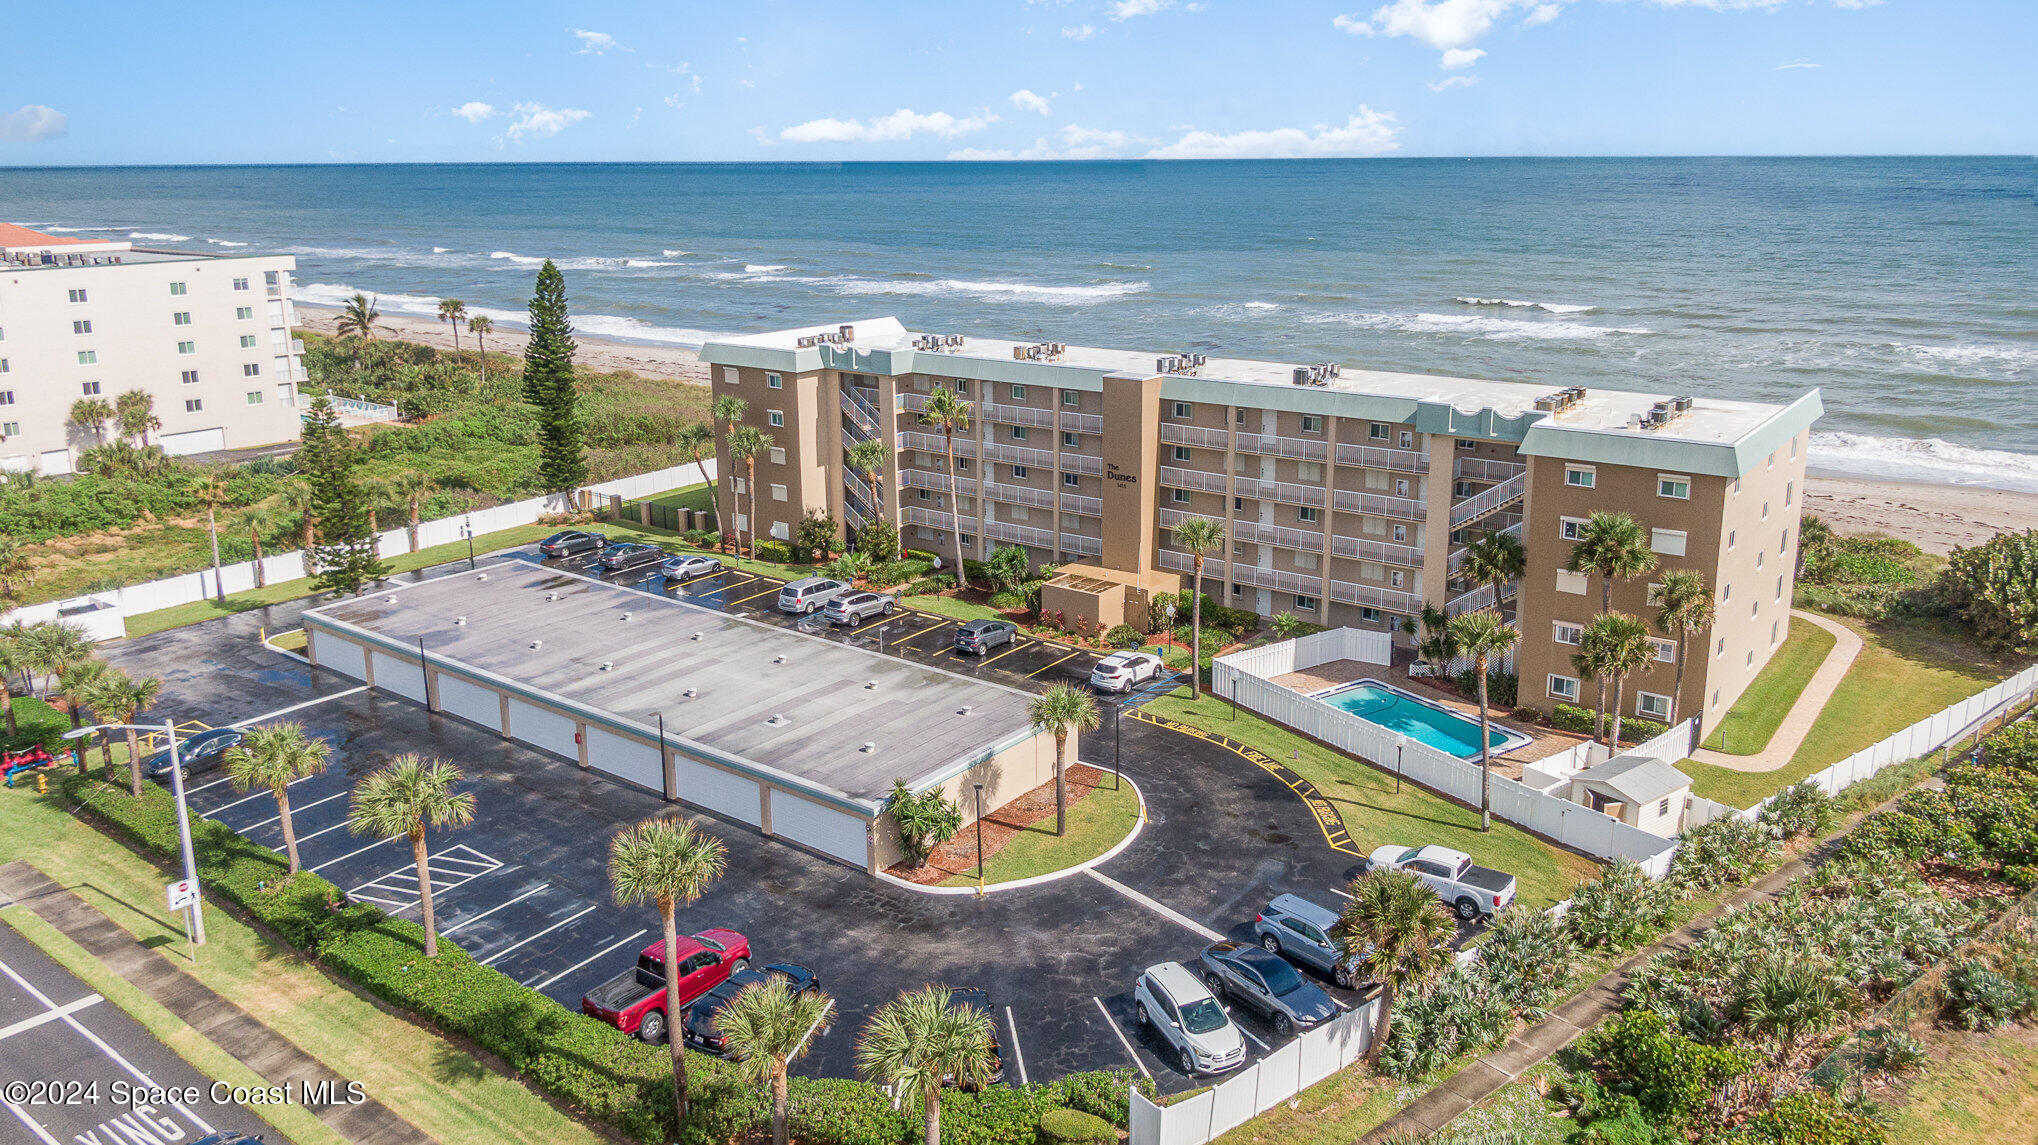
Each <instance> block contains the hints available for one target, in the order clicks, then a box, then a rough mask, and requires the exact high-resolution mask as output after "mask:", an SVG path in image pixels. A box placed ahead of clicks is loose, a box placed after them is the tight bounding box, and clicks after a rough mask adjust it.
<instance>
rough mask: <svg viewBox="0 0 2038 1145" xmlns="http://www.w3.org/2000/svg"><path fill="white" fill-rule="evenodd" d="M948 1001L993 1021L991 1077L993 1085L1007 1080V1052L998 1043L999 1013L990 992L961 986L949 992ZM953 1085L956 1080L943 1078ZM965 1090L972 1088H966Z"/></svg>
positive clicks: (974, 987)
mask: <svg viewBox="0 0 2038 1145" xmlns="http://www.w3.org/2000/svg"><path fill="white" fill-rule="evenodd" d="M948 1001H949V1004H950V1005H954V1006H968V1007H970V1008H972V1009H974V1010H976V1011H977V1012H979V1013H981V1014H983V1015H984V1016H985V1017H986V1018H989V1019H990V1020H991V1076H990V1082H991V1084H992V1085H998V1084H1000V1083H1002V1082H1003V1081H1004V1080H1005V1051H1004V1048H1003V1046H1001V1045H1000V1044H999V1042H998V1011H997V1009H996V1008H995V1007H993V1006H992V1005H991V996H990V994H989V993H988V992H986V991H985V990H983V989H981V988H980V987H976V986H961V987H957V988H955V989H952V990H950V991H949V992H948ZM942 1080H943V1081H946V1082H950V1083H953V1082H954V1080H955V1079H954V1078H943V1079H942ZM964 1088H971V1087H967V1086H965V1087H964Z"/></svg>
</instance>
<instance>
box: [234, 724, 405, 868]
mask: <svg viewBox="0 0 2038 1145" xmlns="http://www.w3.org/2000/svg"><path fill="white" fill-rule="evenodd" d="M329 751H330V749H329V748H328V747H327V746H326V742H325V741H324V740H320V739H312V738H311V737H309V736H307V735H305V734H304V725H302V724H270V725H269V726H268V727H260V728H249V729H248V735H247V738H246V739H245V740H242V741H241V745H240V746H239V747H237V748H234V749H233V750H232V751H229V752H227V753H226V760H225V763H226V774H227V778H228V779H231V780H232V781H233V786H234V790H236V791H251V790H253V789H255V788H257V787H266V788H268V789H269V792H270V794H272V795H274V796H275V797H276V818H277V821H278V822H280V823H281V824H282V825H283V850H284V853H285V854H287V855H288V856H289V857H290V873H291V874H293V875H294V874H296V873H297V828H296V826H295V824H293V823H292V822H291V819H290V785H291V784H292V783H295V782H296V781H298V780H300V779H303V778H304V777H305V776H308V775H317V774H319V773H320V772H322V771H324V770H325V769H326V755H327V753H328V752H329ZM418 869H419V870H420V871H422V870H424V865H423V864H422V863H420V864H419V866H418ZM419 883H420V885H422V883H423V876H420V877H419Z"/></svg>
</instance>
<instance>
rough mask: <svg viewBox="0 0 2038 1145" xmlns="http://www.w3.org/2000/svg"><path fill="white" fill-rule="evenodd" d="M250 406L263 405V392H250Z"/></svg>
mask: <svg viewBox="0 0 2038 1145" xmlns="http://www.w3.org/2000/svg"><path fill="white" fill-rule="evenodd" d="M248 404H249V405H251V406H258V405H261V404H262V391H260V390H249V391H248Z"/></svg>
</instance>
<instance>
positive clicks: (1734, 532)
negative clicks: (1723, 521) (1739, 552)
mask: <svg viewBox="0 0 2038 1145" xmlns="http://www.w3.org/2000/svg"><path fill="white" fill-rule="evenodd" d="M1740 535H1741V533H1740V530H1738V529H1728V530H1727V551H1728V552H1730V553H1731V552H1733V551H1734V539H1735V538H1736V537H1739V536H1740Z"/></svg>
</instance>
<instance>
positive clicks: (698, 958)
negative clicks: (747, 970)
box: [580, 928, 750, 1045]
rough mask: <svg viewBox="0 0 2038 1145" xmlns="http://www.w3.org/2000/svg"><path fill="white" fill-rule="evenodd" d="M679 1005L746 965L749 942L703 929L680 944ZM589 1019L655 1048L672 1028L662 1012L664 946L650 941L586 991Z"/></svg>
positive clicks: (583, 1005) (584, 1008)
mask: <svg viewBox="0 0 2038 1145" xmlns="http://www.w3.org/2000/svg"><path fill="white" fill-rule="evenodd" d="M677 959H678V963H679V989H678V994H679V998H678V1003H679V1006H680V1008H681V1009H682V1010H684V1009H685V1008H686V1006H687V1005H688V1003H691V1002H692V1001H693V1000H694V999H696V998H698V997H700V996H701V995H703V994H705V993H707V992H708V991H710V990H712V989H714V988H715V987H717V986H719V985H721V984H722V983H723V982H726V981H727V980H728V978H729V975H731V974H734V973H735V972H736V971H738V970H741V969H743V968H744V967H746V966H748V965H750V940H749V939H747V938H745V937H743V936H742V935H740V934H738V933H736V932H735V931H733V930H723V929H719V928H718V929H714V930H704V931H701V932H700V933H699V934H696V935H693V936H692V937H690V938H681V939H680V940H679V949H678V951H677ZM580 1010H581V1012H582V1013H584V1014H586V1015H587V1016H588V1017H590V1018H593V1019H595V1020H597V1021H601V1022H607V1023H608V1024H609V1025H611V1026H614V1027H615V1028H617V1029H619V1030H621V1031H623V1032H624V1033H626V1034H635V1035H637V1036H638V1037H640V1038H642V1039H644V1040H645V1041H647V1042H650V1043H652V1044H653V1045H656V1044H657V1043H659V1042H662V1041H664V1040H665V1038H666V1037H667V1036H668V1035H669V1034H670V1032H671V1030H672V1019H671V1018H670V1016H669V1015H667V1014H666V1012H665V943H664V941H663V940H660V941H658V942H654V943H652V944H651V945H649V946H647V947H645V948H644V950H643V952H642V953H640V954H638V955H637V965H635V966H633V967H631V968H630V969H628V970H626V971H624V972H623V973H621V974H618V975H616V976H615V977H614V978H611V979H609V980H608V981H606V982H604V983H602V984H601V985H599V986H596V987H595V988H594V989H592V990H589V991H588V992H587V994H586V995H585V996H584V997H582V998H581V999H580Z"/></svg>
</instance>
